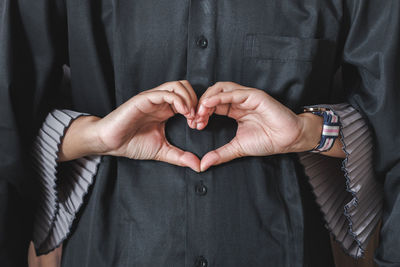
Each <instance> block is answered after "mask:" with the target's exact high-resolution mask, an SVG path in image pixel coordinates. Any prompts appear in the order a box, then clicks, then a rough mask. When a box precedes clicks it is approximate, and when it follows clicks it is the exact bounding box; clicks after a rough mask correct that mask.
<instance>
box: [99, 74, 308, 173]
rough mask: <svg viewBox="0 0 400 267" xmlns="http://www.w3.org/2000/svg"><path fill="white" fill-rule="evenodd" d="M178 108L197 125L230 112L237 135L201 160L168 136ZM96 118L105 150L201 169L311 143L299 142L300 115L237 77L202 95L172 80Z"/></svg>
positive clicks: (203, 125) (286, 150) (302, 129)
mask: <svg viewBox="0 0 400 267" xmlns="http://www.w3.org/2000/svg"><path fill="white" fill-rule="evenodd" d="M177 113H179V114H182V115H183V116H185V117H186V119H187V123H188V125H189V127H191V128H193V129H197V130H202V129H204V128H205V127H206V126H207V124H208V120H209V117H210V116H211V115H212V114H213V113H215V114H219V115H224V116H228V117H231V118H233V119H235V120H236V121H237V123H238V128H237V132H236V136H235V137H234V138H233V139H232V140H231V141H230V142H229V143H227V144H225V145H223V146H222V147H219V148H217V149H215V150H213V151H209V152H208V153H206V154H205V155H204V156H203V158H202V159H201V160H200V159H199V158H198V157H197V156H196V155H194V154H193V153H191V152H187V151H183V150H181V149H179V148H177V147H175V146H173V145H171V144H170V143H169V142H168V140H167V139H166V137H165V123H166V121H167V120H168V119H169V118H171V117H172V116H174V115H175V114H177ZM97 124H98V125H97V126H98V127H99V128H98V130H97V131H98V132H99V133H101V134H100V136H99V140H100V141H101V142H100V143H101V145H102V151H103V154H109V155H116V156H125V157H129V158H133V159H143V160H144V159H153V160H160V161H165V162H168V163H171V164H175V165H179V166H187V167H190V168H192V169H193V170H195V171H197V172H199V171H205V170H207V169H208V168H209V167H210V166H213V165H217V164H221V163H224V162H227V161H230V160H233V159H235V158H239V157H244V156H266V155H271V154H278V153H288V152H297V151H304V150H306V149H310V148H305V147H304V142H300V141H301V138H302V137H304V135H303V132H304V124H305V121H304V120H303V119H302V117H301V116H298V115H296V114H295V113H293V112H292V111H291V110H290V109H289V108H287V107H285V106H284V105H282V104H281V103H279V102H278V101H277V100H275V99H274V98H273V97H271V96H270V95H268V94H267V93H266V92H264V91H263V90H259V89H256V88H250V87H245V86H242V85H239V84H237V83H233V82H217V83H215V84H214V85H213V86H211V87H209V88H208V89H207V90H206V92H205V93H204V94H203V95H202V96H201V98H200V99H199V100H197V96H196V94H195V92H194V90H193V88H192V86H191V85H190V83H189V82H188V81H186V80H184V81H176V82H167V83H164V84H162V85H160V86H158V87H156V88H154V89H151V90H147V91H144V92H142V93H139V94H138V95H136V96H134V97H132V98H131V99H129V100H128V101H126V102H125V103H124V104H122V105H121V106H119V107H118V108H117V109H115V110H114V111H113V112H111V113H110V114H108V115H107V116H106V117H104V118H103V119H101V120H99V121H98V123H97Z"/></svg>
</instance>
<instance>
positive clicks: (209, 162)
mask: <svg viewBox="0 0 400 267" xmlns="http://www.w3.org/2000/svg"><path fill="white" fill-rule="evenodd" d="M217 161H218V156H217V155H216V154H215V152H214V151H211V152H208V153H207V154H205V155H204V157H203V158H202V159H201V162H200V171H202V172H203V171H206V170H207V169H208V168H210V167H211V166H213V165H215V163H216V162H217Z"/></svg>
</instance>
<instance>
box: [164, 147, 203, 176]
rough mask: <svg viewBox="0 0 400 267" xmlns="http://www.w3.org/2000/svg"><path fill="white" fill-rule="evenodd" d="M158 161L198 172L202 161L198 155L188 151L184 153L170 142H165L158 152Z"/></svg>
mask: <svg viewBox="0 0 400 267" xmlns="http://www.w3.org/2000/svg"><path fill="white" fill-rule="evenodd" d="M156 160H159V161H163V162H167V163H170V164H174V165H178V166H182V167H189V168H191V169H193V170H194V171H196V172H199V171H200V159H199V158H198V157H197V156H196V155H194V154H193V153H191V152H188V151H183V150H182V149H179V148H177V147H176V146H173V145H171V144H169V143H168V142H165V143H164V144H163V146H162V147H161V149H160V150H159V151H158V153H157V156H156Z"/></svg>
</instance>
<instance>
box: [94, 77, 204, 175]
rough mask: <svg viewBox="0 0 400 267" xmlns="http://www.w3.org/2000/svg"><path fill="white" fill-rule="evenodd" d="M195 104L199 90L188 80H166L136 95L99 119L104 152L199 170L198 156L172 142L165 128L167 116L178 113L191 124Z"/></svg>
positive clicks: (98, 125) (98, 130)
mask: <svg viewBox="0 0 400 267" xmlns="http://www.w3.org/2000/svg"><path fill="white" fill-rule="evenodd" d="M196 106H197V96H196V93H195V92H194V90H193V88H192V86H191V85H190V84H189V82H188V81H185V80H183V81H175V82H166V83H164V84H162V85H160V86H158V87H156V88H154V89H151V90H147V91H144V92H141V93H139V94H137V95H135V96H134V97H132V98H131V99H129V100H128V101H126V102H125V103H124V104H122V105H121V106H119V107H118V108H117V109H115V110H114V111H113V112H111V113H110V114H108V115H107V116H106V117H104V118H102V119H101V120H99V121H97V132H98V133H99V140H100V141H101V145H102V146H103V153H104V154H107V155H114V156H122V157H128V158H131V159H140V160H159V161H164V162H168V163H171V164H175V165H178V166H187V167H190V168H192V169H193V170H195V171H200V168H199V167H200V160H199V158H198V157H196V156H195V155H194V154H193V153H190V152H187V151H183V150H181V149H179V148H177V147H175V146H173V145H171V144H170V143H169V142H168V140H167V139H166V137H165V130H164V129H165V123H166V122H167V120H168V119H169V118H171V117H173V116H175V114H177V113H179V114H182V115H183V116H185V117H186V119H187V120H188V124H189V125H191V123H192V120H193V119H194V117H195V109H196Z"/></svg>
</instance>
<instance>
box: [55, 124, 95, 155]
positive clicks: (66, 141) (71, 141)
mask: <svg viewBox="0 0 400 267" xmlns="http://www.w3.org/2000/svg"><path fill="white" fill-rule="evenodd" d="M98 120H100V118H99V117H96V116H80V117H78V118H76V119H75V120H74V121H73V122H72V123H71V125H70V126H69V127H68V129H67V131H66V132H65V135H64V137H63V140H62V143H61V144H60V150H59V153H58V162H62V161H69V160H73V159H77V158H81V157H84V156H87V155H97V154H101V152H102V145H101V142H100V138H99V136H98V131H97V130H96V122H97V121H98Z"/></svg>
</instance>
